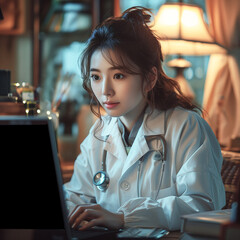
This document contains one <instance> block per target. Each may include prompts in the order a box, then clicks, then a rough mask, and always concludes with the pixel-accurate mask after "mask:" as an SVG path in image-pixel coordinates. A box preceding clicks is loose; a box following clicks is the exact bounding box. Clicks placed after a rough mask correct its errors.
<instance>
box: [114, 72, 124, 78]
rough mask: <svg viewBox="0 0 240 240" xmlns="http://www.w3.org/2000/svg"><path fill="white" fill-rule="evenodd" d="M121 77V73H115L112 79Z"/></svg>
mask: <svg viewBox="0 0 240 240" xmlns="http://www.w3.org/2000/svg"><path fill="white" fill-rule="evenodd" d="M123 78H124V75H123V74H121V73H117V74H115V75H114V79H123Z"/></svg>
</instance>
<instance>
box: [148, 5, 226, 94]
mask: <svg viewBox="0 0 240 240" xmlns="http://www.w3.org/2000/svg"><path fill="white" fill-rule="evenodd" d="M152 29H153V30H154V31H155V32H156V34H157V35H158V36H159V37H160V38H161V40H160V42H161V46H162V51H163V54H164V55H172V54H176V55H179V59H178V60H175V61H173V62H169V63H168V65H169V66H170V67H174V68H175V69H176V70H177V76H176V80H177V81H178V82H179V84H180V87H181V90H182V92H183V94H184V95H185V96H187V97H189V98H190V99H193V98H194V92H193V90H192V89H191V87H190V85H189V84H188V82H187V80H186V79H185V78H184V77H183V70H184V69H185V68H187V67H190V66H191V64H190V62H188V61H187V60H185V59H183V58H182V57H181V56H182V55H196V56H200V55H210V54H213V53H225V52H226V50H225V49H224V48H223V47H222V46H220V45H219V44H217V43H216V42H215V40H214V39H213V37H212V36H211V34H210V33H209V30H208V26H207V24H206V23H205V21H204V19H203V10H202V9H201V8H200V7H199V6H197V5H190V4H186V3H183V2H182V1H179V2H177V3H166V4H163V5H162V6H161V7H160V9H159V11H158V13H157V15H156V17H155V22H154V24H153V27H152Z"/></svg>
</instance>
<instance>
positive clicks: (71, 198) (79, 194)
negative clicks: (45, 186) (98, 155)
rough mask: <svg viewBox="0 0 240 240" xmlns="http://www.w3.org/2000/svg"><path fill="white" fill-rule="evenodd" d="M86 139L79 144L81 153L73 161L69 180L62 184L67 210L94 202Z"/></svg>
mask: <svg viewBox="0 0 240 240" xmlns="http://www.w3.org/2000/svg"><path fill="white" fill-rule="evenodd" d="M87 141H88V140H87V139H86V140H85V141H84V142H83V143H82V145H81V153H80V154H79V156H78V157H77V159H76V160H75V163H74V172H73V175H72V178H71V180H70V182H68V183H65V184H64V188H63V189H64V193H65V200H66V203H67V208H68V211H69V212H71V211H72V210H73V209H74V207H75V206H76V205H81V204H86V203H95V202H96V200H95V197H94V195H95V193H94V190H93V184H92V181H93V180H92V176H93V174H92V171H91V167H90V165H89V161H88V156H89V154H88V152H87V151H88V150H87V148H86V146H87V145H88V144H86V143H87Z"/></svg>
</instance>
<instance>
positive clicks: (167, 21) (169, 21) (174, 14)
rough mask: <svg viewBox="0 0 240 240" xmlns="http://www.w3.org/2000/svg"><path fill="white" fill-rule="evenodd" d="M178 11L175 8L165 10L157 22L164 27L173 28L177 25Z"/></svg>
mask: <svg viewBox="0 0 240 240" xmlns="http://www.w3.org/2000/svg"><path fill="white" fill-rule="evenodd" d="M178 19H179V11H178V9H177V8H166V9H165V10H164V11H162V14H161V15H160V16H159V22H161V23H162V24H163V25H166V26H175V25H176V24H178Z"/></svg>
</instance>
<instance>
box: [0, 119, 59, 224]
mask: <svg viewBox="0 0 240 240" xmlns="http://www.w3.org/2000/svg"><path fill="white" fill-rule="evenodd" d="M0 136H1V137H0V156H1V157H0V161H1V162H0V169H1V170H0V171H1V173H0V191H1V197H0V213H1V214H0V215H1V218H0V219H1V220H0V228H1V229H64V220H63V216H62V214H63V213H62V209H61V201H60V197H59V189H58V182H57V176H56V171H55V166H54V159H53V158H54V156H53V152H52V147H51V139H50V133H49V127H48V120H47V119H45V120H44V119H41V120H40V119H27V118H25V119H21V118H20V119H18V118H16V119H14V118H10V119H7V118H0Z"/></svg>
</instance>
